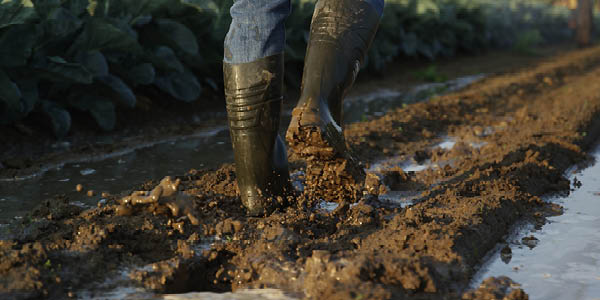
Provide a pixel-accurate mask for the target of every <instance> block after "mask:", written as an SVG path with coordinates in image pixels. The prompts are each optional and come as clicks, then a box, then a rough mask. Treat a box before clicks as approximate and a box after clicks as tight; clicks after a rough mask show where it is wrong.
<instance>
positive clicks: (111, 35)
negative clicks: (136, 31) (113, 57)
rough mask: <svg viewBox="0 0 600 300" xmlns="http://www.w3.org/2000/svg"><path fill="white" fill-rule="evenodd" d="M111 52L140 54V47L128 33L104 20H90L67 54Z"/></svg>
mask: <svg viewBox="0 0 600 300" xmlns="http://www.w3.org/2000/svg"><path fill="white" fill-rule="evenodd" d="M84 50H87V51H93V50H112V51H121V52H125V53H132V54H139V53H142V47H141V46H140V44H139V43H138V42H137V40H136V39H135V38H134V37H132V36H131V35H130V34H129V33H127V32H125V31H123V30H120V29H119V28H117V27H116V26H114V25H113V24H110V23H109V22H108V21H107V20H105V19H100V18H91V19H89V21H88V22H87V23H86V25H85V27H84V30H83V32H82V33H81V34H79V36H78V37H77V38H76V39H75V41H74V42H73V44H72V45H71V47H70V48H69V51H68V53H70V54H73V53H75V52H76V51H84Z"/></svg>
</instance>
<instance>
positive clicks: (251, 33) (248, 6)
mask: <svg viewBox="0 0 600 300" xmlns="http://www.w3.org/2000/svg"><path fill="white" fill-rule="evenodd" d="M290 8H291V6H290V0H237V1H235V3H234V5H233V6H232V8H231V16H232V18H233V20H232V22H231V26H230V28H229V33H228V34H227V37H226V39H225V53H224V59H223V74H224V83H225V96H226V102H227V116H228V119H229V129H230V133H231V141H232V145H233V151H234V157H235V165H236V177H237V182H238V187H239V190H240V196H241V198H242V203H243V204H244V206H246V208H247V210H248V213H249V214H250V215H262V214H264V213H268V212H270V211H272V209H273V208H275V207H276V206H277V204H278V201H281V200H282V197H279V196H284V194H285V193H286V189H287V188H288V187H289V171H288V165H287V154H286V151H285V146H284V144H283V140H282V139H281V137H280V136H279V135H278V128H279V122H280V113H281V103H282V101H283V49H284V45H285V28H284V21H285V18H286V17H287V16H288V15H289V13H290Z"/></svg>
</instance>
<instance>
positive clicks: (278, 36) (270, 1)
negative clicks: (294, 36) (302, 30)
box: [223, 0, 384, 64]
mask: <svg viewBox="0 0 600 300" xmlns="http://www.w3.org/2000/svg"><path fill="white" fill-rule="evenodd" d="M357 1H365V2H368V3H370V4H371V5H372V6H373V7H374V8H375V10H376V11H377V12H379V14H380V15H381V14H382V13H383V1H384V0H357ZM291 11H292V7H291V3H290V0H234V3H233V6H232V7H231V10H230V13H231V17H232V21H231V25H230V26H229V32H228V33H227V36H226V37H225V53H224V57H223V61H224V62H225V63H229V64H241V63H248V62H253V61H255V60H258V59H261V58H264V57H267V56H271V55H275V54H280V53H283V50H284V48H285V19H286V18H287V17H288V16H289V15H290V13H291ZM307 29H308V28H307Z"/></svg>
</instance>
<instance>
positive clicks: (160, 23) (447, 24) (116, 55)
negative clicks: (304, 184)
mask: <svg viewBox="0 0 600 300" xmlns="http://www.w3.org/2000/svg"><path fill="white" fill-rule="evenodd" d="M232 3H233V1H232V0H4V1H1V2H0V124H10V123H12V122H15V121H17V120H19V119H21V118H24V117H25V116H27V115H28V114H29V113H31V112H32V111H37V112H38V113H39V115H43V116H46V117H47V119H48V120H49V123H50V124H51V126H52V128H53V129H54V131H55V133H56V135H57V136H64V135H66V134H67V133H68V130H69V127H70V124H71V118H70V115H69V111H78V112H85V113H87V114H89V116H90V117H91V118H93V119H94V120H95V121H96V123H97V124H98V125H99V127H100V128H102V129H104V130H111V129H113V128H114V127H115V125H116V123H117V120H116V114H115V109H118V107H129V108H133V107H135V106H136V95H135V93H136V91H137V92H140V91H143V90H145V89H153V90H155V91H161V92H163V93H165V94H168V95H170V96H171V97H172V98H173V99H177V100H180V101H185V102H191V101H194V100H197V99H198V98H200V96H201V95H202V92H203V91H206V90H213V91H219V90H220V89H221V85H222V74H221V70H222V66H221V61H222V57H223V40H224V37H225V35H226V33H227V30H228V27H229V23H230V21H231V19H230V16H229V8H230V7H231V5H232ZM314 3H315V1H312V0H292V6H293V13H292V15H291V16H290V18H289V19H288V20H287V22H286V26H287V29H286V33H287V45H286V70H287V72H286V78H287V82H288V83H292V84H299V83H300V78H301V75H302V74H301V71H302V61H303V59H304V54H305V49H306V43H307V41H308V32H309V26H310V21H311V17H312V13H313V9H314ZM567 17H568V16H567V13H566V12H565V10H559V9H556V8H552V7H550V6H548V5H547V4H544V3H541V2H540V1H538V0H506V1H497V0H387V1H386V8H385V12H384V17H383V19H382V21H381V25H380V27H379V31H378V34H377V37H376V39H375V41H374V44H373V46H372V48H371V50H370V52H369V55H368V58H367V63H366V65H365V67H366V68H367V71H377V72H379V71H381V70H383V69H384V67H385V66H386V65H387V64H388V63H389V62H391V61H393V60H396V59H398V58H400V57H424V58H427V59H430V60H433V59H435V58H437V57H447V56H452V55H455V54H456V53H458V52H472V53H477V52H479V51H482V50H485V49H488V48H491V47H513V48H514V49H517V50H519V49H524V50H523V51H526V50H527V51H528V49H530V48H531V47H533V46H536V45H537V44H538V43H540V42H541V41H554V40H560V39H564V38H567V37H570V34H571V33H570V31H569V29H568V28H567V26H566V20H567ZM524 32H525V33H526V32H530V33H531V32H536V33H537V34H536V36H533V35H532V34H529V35H526V34H524ZM519 51H521V50H519ZM421 75H422V77H423V78H424V79H426V80H431V81H440V80H443V79H444V78H443V76H442V75H440V74H437V72H436V71H435V68H433V69H427V70H424V71H422V72H421ZM153 94H154V93H153Z"/></svg>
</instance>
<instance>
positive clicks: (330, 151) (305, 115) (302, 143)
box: [286, 108, 366, 183]
mask: <svg viewBox="0 0 600 300" xmlns="http://www.w3.org/2000/svg"><path fill="white" fill-rule="evenodd" d="M318 120H320V118H318V117H317V116H316V115H315V113H314V112H307V111H306V110H304V109H301V108H295V109H294V110H293V111H292V121H291V123H290V126H289V128H288V130H287V133H286V140H287V142H288V144H289V146H290V148H291V149H292V150H293V151H294V152H295V153H296V154H298V155H299V156H300V157H302V158H304V159H306V160H311V161H314V160H321V161H331V160H335V159H337V158H343V159H345V160H346V161H347V163H348V164H347V166H348V171H350V173H351V175H352V177H353V179H354V181H355V182H357V183H359V182H364V179H365V176H366V174H365V170H364V168H363V166H362V164H361V163H360V160H359V159H358V158H357V156H356V154H355V153H354V151H353V150H352V149H351V147H350V146H349V145H347V143H346V140H345V138H344V135H343V133H342V132H341V128H340V127H339V126H337V125H336V124H333V123H328V124H320V123H319V122H318ZM321 123H322V122H321Z"/></svg>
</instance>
